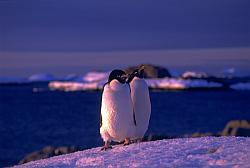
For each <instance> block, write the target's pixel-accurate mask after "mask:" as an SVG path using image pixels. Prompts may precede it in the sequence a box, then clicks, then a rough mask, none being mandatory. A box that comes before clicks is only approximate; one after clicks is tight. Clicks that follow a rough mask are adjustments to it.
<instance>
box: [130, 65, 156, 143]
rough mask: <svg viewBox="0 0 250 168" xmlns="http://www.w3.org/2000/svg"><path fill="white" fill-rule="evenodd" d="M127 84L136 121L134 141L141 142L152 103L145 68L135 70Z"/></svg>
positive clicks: (147, 123) (146, 127)
mask: <svg viewBox="0 0 250 168" xmlns="http://www.w3.org/2000/svg"><path fill="white" fill-rule="evenodd" d="M127 83H128V84H129V85H130V88H131V99H132V103H133V110H134V114H135V120H136V131H135V135H134V137H133V139H134V140H137V141H138V142H141V141H142V139H143V137H144V134H145V133H146V131H147V129H148V125H149V120H150V115H151V102H150V96H149V89H148V85H147V83H146V81H145V80H144V66H141V67H140V68H139V69H135V70H134V71H133V72H132V73H131V74H130V75H129V77H128V79H127Z"/></svg>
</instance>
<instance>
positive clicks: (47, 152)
mask: <svg viewBox="0 0 250 168" xmlns="http://www.w3.org/2000/svg"><path fill="white" fill-rule="evenodd" d="M79 150H81V149H80V148H76V147H64V146H62V147H58V148H55V147H53V146H46V147H44V148H43V149H42V150H40V151H35V152H32V153H30V154H28V155H26V156H25V157H24V158H23V159H22V160H21V161H20V162H19V163H18V164H24V163H27V162H30V161H34V160H40V159H46V158H49V157H53V156H58V155H62V154H68V153H73V152H76V151H79Z"/></svg>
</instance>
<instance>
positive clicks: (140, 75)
mask: <svg viewBox="0 0 250 168" xmlns="http://www.w3.org/2000/svg"><path fill="white" fill-rule="evenodd" d="M144 69H145V67H144V66H143V65H142V66H140V68H138V69H135V70H134V71H133V72H132V73H131V74H129V77H128V80H127V83H130V82H131V81H132V80H133V78H134V77H138V78H144Z"/></svg>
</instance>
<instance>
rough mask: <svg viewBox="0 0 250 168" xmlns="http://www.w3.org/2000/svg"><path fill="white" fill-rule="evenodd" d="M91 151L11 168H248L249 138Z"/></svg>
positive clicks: (162, 142) (163, 142) (188, 140)
mask: <svg viewBox="0 0 250 168" xmlns="http://www.w3.org/2000/svg"><path fill="white" fill-rule="evenodd" d="M100 149H101V148H100V147H98V148H93V149H88V150H84V151H80V152H75V153H72V154H66V155H61V156H56V157H52V158H49V159H44V160H39V161H34V162H29V163H26V164H23V165H18V166H14V167H17V168H18V167H19V168H26V167H29V168H30V167H33V168H38V167H39V168H40V167H143V168H144V167H235V168H236V167H241V168H247V167H249V165H250V138H249V137H248V138H247V137H202V138H182V139H170V140H159V141H151V142H143V143H136V144H131V145H129V146H122V145H118V146H113V149H112V150H108V151H101V150H100Z"/></svg>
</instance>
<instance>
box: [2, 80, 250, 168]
mask: <svg viewBox="0 0 250 168" xmlns="http://www.w3.org/2000/svg"><path fill="white" fill-rule="evenodd" d="M150 96H151V102H152V115H151V120H150V126H149V130H148V132H147V134H155V135H168V136H183V135H186V134H192V133H194V132H212V133H218V132H220V131H222V130H223V128H224V126H225V124H226V123H227V122H228V121H230V120H235V119H248V120H249V119H250V91H231V90H229V91H151V92H150ZM100 102H101V92H99V91H93V92H62V91H49V90H48V89H47V88H46V87H42V89H41V90H39V89H38V90H35V91H34V86H32V85H16V86H0V167H2V166H10V165H14V164H17V163H18V161H19V160H21V159H22V158H23V157H24V156H25V155H26V154H28V153H31V152H33V151H36V150H40V149H41V148H43V147H44V146H47V145H52V146H78V147H82V148H92V147H97V146H101V145H103V144H102V140H101V138H100V135H99V118H100Z"/></svg>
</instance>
